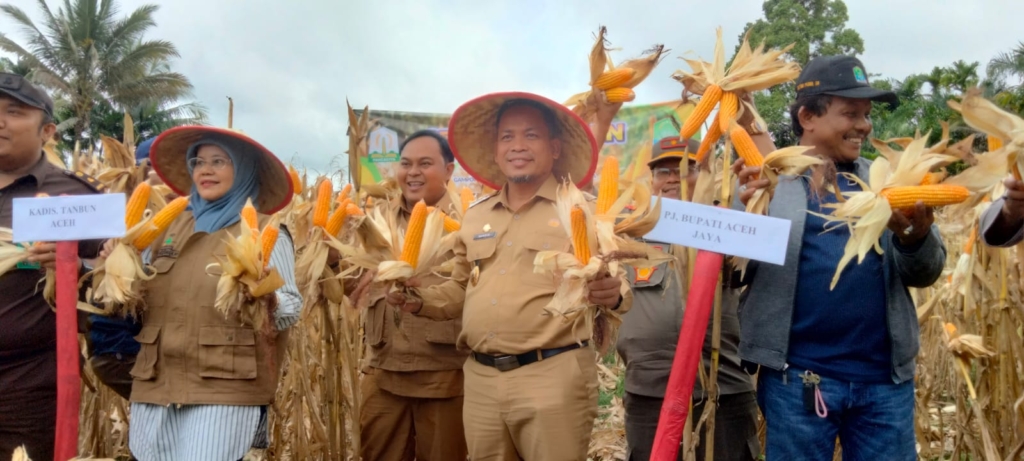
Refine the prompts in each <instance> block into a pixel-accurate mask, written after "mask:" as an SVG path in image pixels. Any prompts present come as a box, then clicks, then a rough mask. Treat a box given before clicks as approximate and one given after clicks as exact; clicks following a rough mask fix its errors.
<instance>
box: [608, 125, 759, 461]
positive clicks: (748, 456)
mask: <svg viewBox="0 0 1024 461" xmlns="http://www.w3.org/2000/svg"><path fill="white" fill-rule="evenodd" d="M698 147H699V143H698V142H696V141H694V140H689V142H684V141H681V140H680V139H679V138H678V137H669V138H664V139H662V140H660V141H658V142H656V143H655V145H654V149H653V152H652V159H651V161H650V162H648V166H650V168H651V173H652V175H653V177H654V181H653V189H654V192H655V193H661V194H662V197H666V198H672V199H680V198H681V197H682V188H681V186H682V181H686V182H687V191H688V193H689V195H688V197H687V199H691V198H692V197H693V189H694V186H695V185H696V182H697V174H698V172H699V165H698V164H697V161H696V153H695V152H697V148H698ZM647 243H648V244H649V245H651V246H652V247H654V248H656V249H658V250H661V251H664V252H666V253H669V254H672V255H673V256H674V257H675V258H676V267H679V268H683V272H682V273H678V274H677V273H676V271H675V270H673V269H672V268H671V266H670V265H669V263H667V262H666V263H663V264H661V265H659V266H656V267H654V268H650V269H637V268H634V267H628V268H627V273H626V276H627V279H628V280H629V282H630V284H631V285H632V287H633V309H632V310H630V312H629V313H628V314H626V315H624V316H623V317H622V326H621V327H620V328H619V338H618V342H617V344H616V348H617V349H618V352H619V355H620V356H621V357H622V359H623V361H625V362H626V382H625V387H626V395H625V398H624V403H625V406H626V442H627V445H628V452H627V455H626V460H627V461H647V460H648V459H650V457H651V447H652V446H653V444H654V434H655V432H656V431H657V429H658V417H659V415H660V414H661V404H662V401H663V400H664V398H665V387H666V385H667V384H668V376H669V371H670V370H671V368H672V358H673V356H674V355H675V352H676V343H677V342H678V341H679V329H680V327H681V325H682V321H683V310H684V309H685V307H686V306H685V305H683V304H684V301H683V296H682V290H681V286H682V285H681V284H683V283H686V282H685V280H686V279H685V267H686V263H687V257H686V252H685V251H682V250H681V249H680V248H679V247H673V246H672V245H670V244H667V243H664V242H654V241H647ZM736 305H737V296H736V293H735V291H734V290H726V291H725V292H724V297H723V301H722V321H721V344H720V349H719V368H718V402H717V403H718V408H717V409H716V412H715V436H714V458H715V459H716V460H737V461H740V460H742V461H747V460H753V459H755V458H756V457H757V456H758V455H759V454H760V452H761V450H760V443H759V442H758V440H757V401H756V398H755V397H754V384H753V382H752V380H751V378H750V375H749V374H747V373H746V372H745V371H744V370H743V369H742V368H741V367H740V359H739V355H738V351H737V349H738V344H739V333H740V331H739V330H740V328H739V321H738V320H737V318H736ZM712 328H713V323H712V322H709V323H708V332H707V335H706V336H705V339H704V353H703V356H704V367H705V368H707V369H709V368H710V366H711V340H712V334H711V333H712V331H711V330H712ZM693 396H694V399H693V405H694V408H693V412H692V414H693V416H694V418H699V417H700V415H701V413H703V411H704V406H705V403H706V402H707V400H706V398H707V394H706V393H705V392H704V390H703V389H702V386H701V383H700V381H699V380H698V381H697V383H696V386H695V389H694V393H693ZM703 435H704V434H703V431H702V432H701V436H702V437H703ZM705 446H706V442H705V441H704V440H703V438H702V439H701V440H700V443H699V444H698V445H697V459H704V447H705ZM680 456H682V451H681V450H680ZM680 459H682V458H680Z"/></svg>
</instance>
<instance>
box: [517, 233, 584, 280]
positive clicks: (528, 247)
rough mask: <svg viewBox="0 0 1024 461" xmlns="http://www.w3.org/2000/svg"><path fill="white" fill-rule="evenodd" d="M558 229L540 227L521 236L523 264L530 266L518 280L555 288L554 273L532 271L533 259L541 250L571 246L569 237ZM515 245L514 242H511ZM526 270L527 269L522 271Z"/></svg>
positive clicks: (565, 248)
mask: <svg viewBox="0 0 1024 461" xmlns="http://www.w3.org/2000/svg"><path fill="white" fill-rule="evenodd" d="M561 229H562V228H561V227H559V228H558V229H548V228H545V229H542V230H539V231H537V232H532V233H529V234H527V235H524V236H523V241H522V250H521V251H523V255H522V259H523V260H524V263H526V264H525V265H526V266H528V267H529V268H530V270H529V271H528V273H525V274H522V276H521V278H520V280H522V282H523V283H525V284H527V285H532V286H537V287H546V288H551V289H552V290H554V289H555V283H556V279H555V275H554V274H549V273H548V274H537V273H535V272H533V267H534V266H533V264H534V260H535V259H536V258H537V254H538V253H540V252H542V251H560V252H568V251H570V250H571V248H572V243H571V242H570V241H569V237H567V236H566V235H565V232H563V231H562V230H561ZM513 245H515V242H513ZM524 272H527V271H524Z"/></svg>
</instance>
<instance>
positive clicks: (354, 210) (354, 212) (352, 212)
mask: <svg viewBox="0 0 1024 461" xmlns="http://www.w3.org/2000/svg"><path fill="white" fill-rule="evenodd" d="M345 214H347V215H349V216H362V215H363V210H360V209H359V205H356V204H355V203H349V204H348V205H345Z"/></svg>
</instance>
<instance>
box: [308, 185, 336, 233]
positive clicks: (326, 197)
mask: <svg viewBox="0 0 1024 461" xmlns="http://www.w3.org/2000/svg"><path fill="white" fill-rule="evenodd" d="M333 190H334V189H333V188H332V187H331V181H329V180H327V179H324V180H323V181H320V186H319V187H318V188H317V193H316V203H315V204H314V205H313V225H314V226H319V227H324V226H326V225H327V214H328V213H330V212H331V192H332V191H333Z"/></svg>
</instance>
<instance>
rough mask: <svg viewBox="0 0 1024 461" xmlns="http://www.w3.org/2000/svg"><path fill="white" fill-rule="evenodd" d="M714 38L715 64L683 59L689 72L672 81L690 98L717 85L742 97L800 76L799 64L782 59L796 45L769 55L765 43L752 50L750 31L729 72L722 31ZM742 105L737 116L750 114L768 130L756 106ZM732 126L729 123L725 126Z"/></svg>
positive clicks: (678, 73) (675, 77)
mask: <svg viewBox="0 0 1024 461" xmlns="http://www.w3.org/2000/svg"><path fill="white" fill-rule="evenodd" d="M715 34H716V40H715V51H714V54H715V57H714V61H713V62H707V61H703V60H700V59H687V58H682V59H683V60H684V61H686V63H687V64H689V65H690V71H689V72H686V71H682V70H679V71H676V72H675V73H673V74H672V78H674V79H676V80H677V81H679V82H680V83H682V84H683V89H684V92H685V93H687V94H694V95H703V94H704V92H705V90H707V88H708V87H710V86H712V85H717V86H718V87H720V88H721V89H722V91H723V92H733V93H736V94H737V95H743V94H745V93H751V92H755V91H761V90H766V89H768V88H771V87H773V86H776V85H779V84H782V83H786V82H790V81H793V80H794V79H796V78H797V77H798V76H799V75H800V65H799V64H797V63H796V62H792V61H785V60H784V59H783V57H784V56H785V54H786V53H787V52H788V51H789V50H790V49H792V48H793V46H794V45H795V44H790V45H789V46H786V47H784V48H782V49H776V50H767V51H766V50H765V46H764V43H762V44H761V45H759V46H758V47H757V48H751V47H750V41H749V38H750V31H748V32H747V34H746V35H744V36H743V42H742V43H741V44H740V49H739V50H738V51H737V52H736V55H735V56H734V57H733V60H732V63H731V64H730V65H729V68H728V69H726V60H725V45H724V43H723V42H722V28H721V27H719V28H717V29H716V31H715ZM739 103H740V107H739V110H738V111H737V116H738V114H740V113H742V112H744V111H749V112H750V113H751V114H752V115H753V117H754V120H755V121H756V122H757V123H758V124H760V125H761V126H765V125H764V120H763V119H762V118H761V115H760V114H759V113H758V112H757V108H755V107H754V105H753V104H750V103H748V102H746V101H744V100H743V99H740V101H739ZM729 122H730V121H726V124H728V123H729ZM723 136H724V137H728V134H727V133H723Z"/></svg>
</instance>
